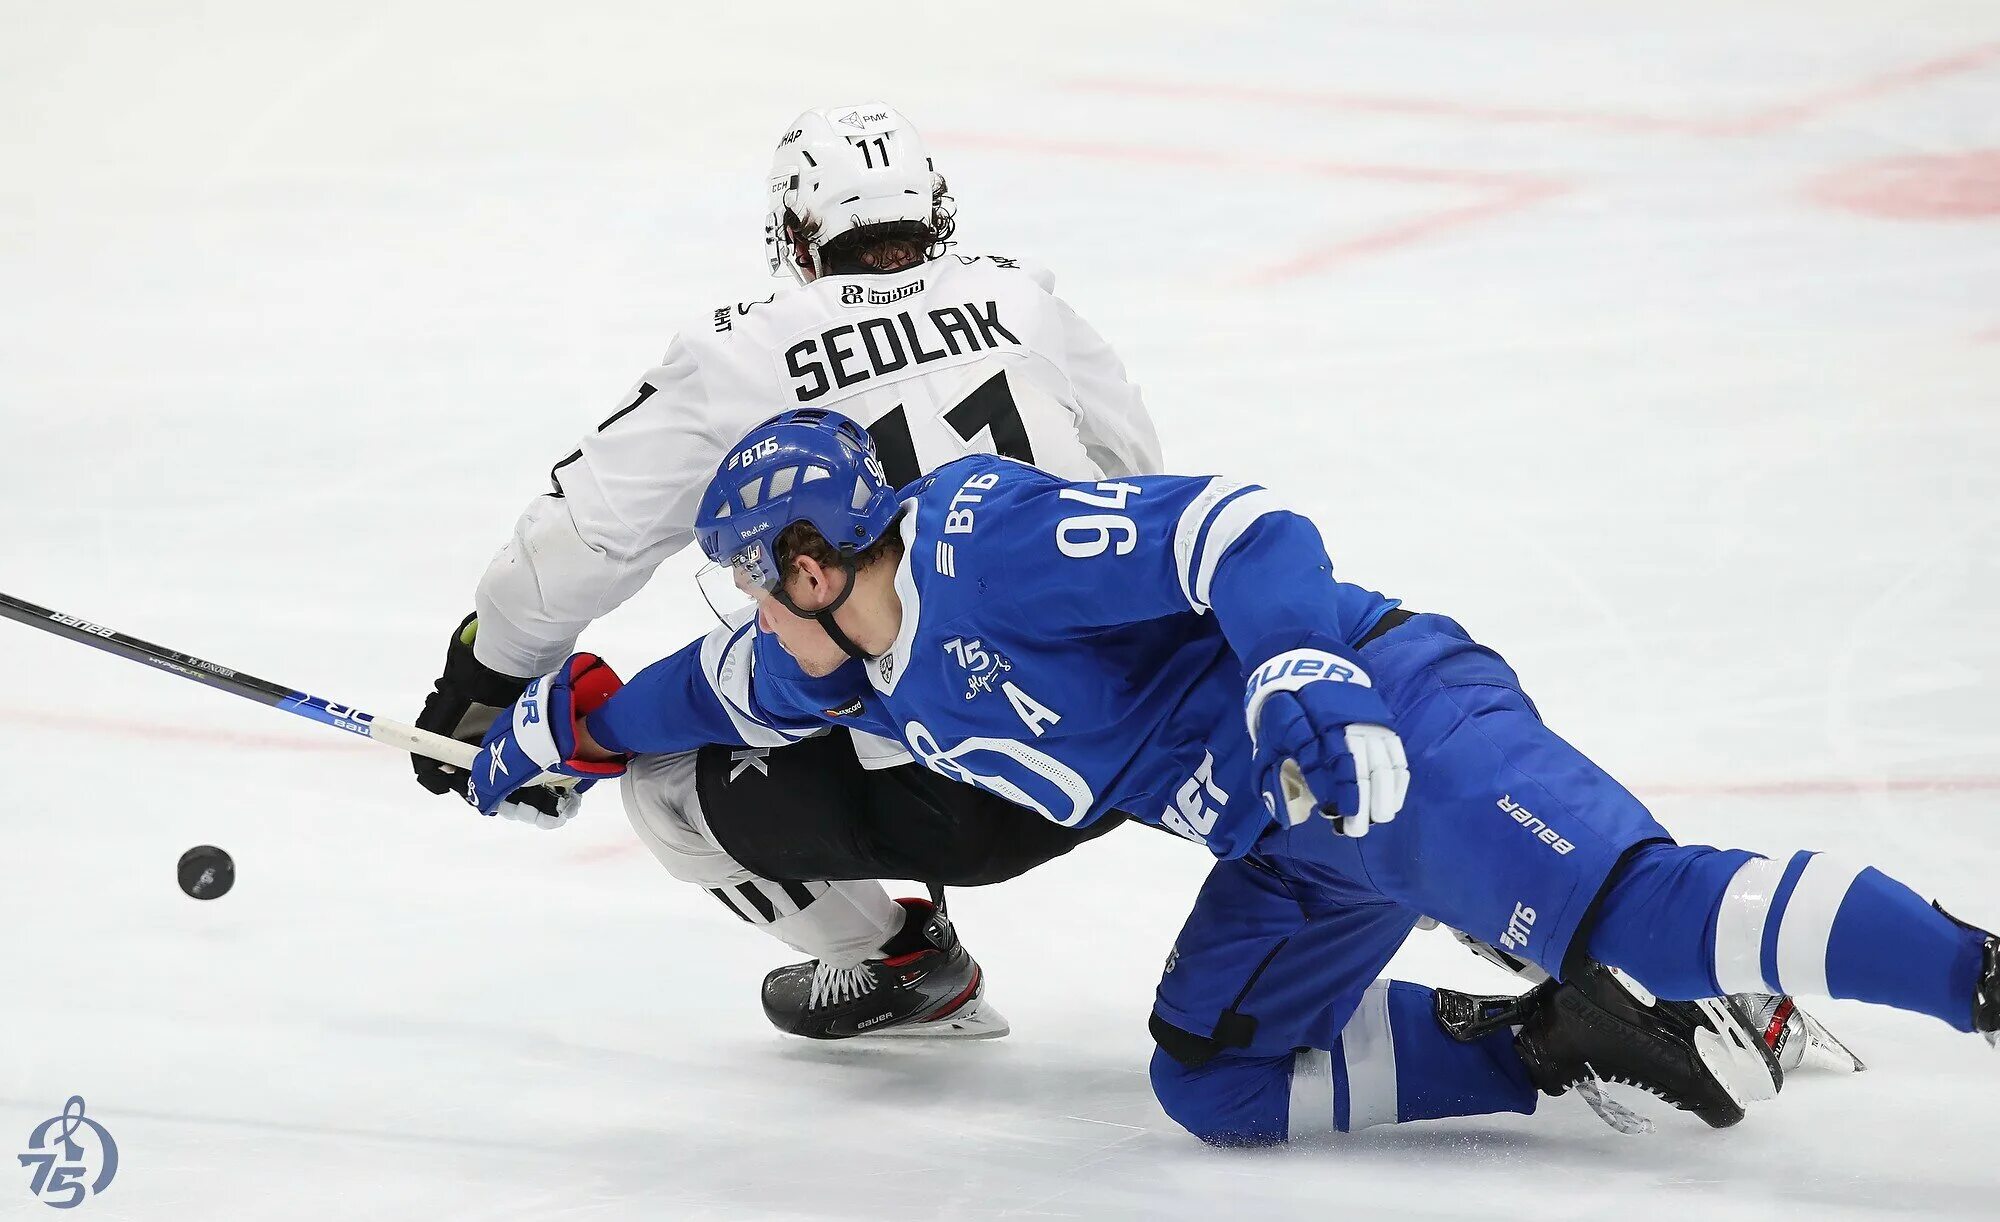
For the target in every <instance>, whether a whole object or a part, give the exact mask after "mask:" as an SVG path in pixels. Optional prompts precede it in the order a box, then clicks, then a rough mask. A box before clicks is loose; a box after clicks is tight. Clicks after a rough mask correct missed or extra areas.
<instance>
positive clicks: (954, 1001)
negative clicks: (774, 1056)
mask: <svg viewBox="0 0 2000 1222" xmlns="http://www.w3.org/2000/svg"><path fill="white" fill-rule="evenodd" d="M896 902H897V903H899V904H901V905H902V906H903V909H904V915H903V929H902V932H900V933H898V934H897V935H896V936H895V937H893V938H891V939H890V940H889V942H888V944H887V945H885V946H884V947H883V948H882V950H883V957H882V958H879V959H865V960H863V961H862V962H860V963H857V964H854V965H852V966H850V967H833V966H830V965H828V964H827V963H825V962H823V961H821V960H818V959H814V960H811V961H809V962H806V963H793V964H790V965H788V966H786V967H781V968H779V969H777V970H776V971H774V972H772V973H771V974H770V975H768V976H766V977H764V1016H765V1017H766V1018H768V1019H770V1020H771V1025H772V1026H774V1027H776V1028H777V1029H778V1030H780V1031H783V1032H785V1033H786V1034H788V1035H803V1036H805V1037H806V1038H808V1039H815V1040H844V1039H852V1038H854V1037H856V1036H871V1037H872V1036H931V1037H933V1038H935V1037H948V1038H957V1039H994V1038H996V1037H998V1036H1002V1035H1005V1034H1007V1030H1008V1028H1007V1020H1006V1019H1005V1018H1002V1017H1001V1016H1000V1013H999V1011H997V1010H995V1009H993V1007H992V1006H990V1005H988V1004H987V1003H986V999H985V992H986V979H985V974H984V973H983V972H981V971H980V968H979V964H978V963H977V962H975V961H974V960H973V958H972V956H971V955H969V954H967V953H966V951H965V948H964V947H963V946H961V945H960V944H959V941H958V932H957V931H956V930H954V929H953V928H952V927H951V921H950V919H949V918H948V917H946V916H945V914H944V913H943V912H942V911H940V910H939V909H938V907H937V906H936V905H935V904H933V903H931V902H930V901H929V900H909V899H906V900H897V901H896Z"/></svg>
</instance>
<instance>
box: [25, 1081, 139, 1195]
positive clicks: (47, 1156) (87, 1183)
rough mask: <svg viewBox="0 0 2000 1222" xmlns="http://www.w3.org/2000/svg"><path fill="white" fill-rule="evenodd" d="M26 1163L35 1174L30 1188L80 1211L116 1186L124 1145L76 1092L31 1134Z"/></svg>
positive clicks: (26, 1152) (29, 1182)
mask: <svg viewBox="0 0 2000 1222" xmlns="http://www.w3.org/2000/svg"><path fill="white" fill-rule="evenodd" d="M20 1159H21V1166H23V1167H26V1168H29V1169H30V1170H31V1171H32V1172H33V1174H32V1176H31V1177H30V1178H29V1180H28V1191H29V1192H32V1193H34V1194H35V1197H36V1198H37V1199H38V1200H40V1201H41V1203H42V1204H44V1205H47V1206H50V1207H51V1208H54V1209H74V1208H76V1207H77V1206H78V1205H81V1204H82V1203H83V1202H84V1200H85V1199H86V1198H88V1197H94V1196H96V1195H97V1194H98V1193H100V1192H103V1191H104V1190H105V1189H106V1188H109V1187H111V1177H113V1176H115V1175H117V1174H118V1143H117V1142H115V1141H113V1140H111V1134H110V1133H109V1132H107V1131H106V1130H105V1128H104V1126H103V1125H101V1124H99V1123H97V1122H96V1121H95V1120H92V1119H90V1118H89V1117H88V1116H85V1115H84V1114H83V1096H82V1095H71V1096H70V1098H69V1102H68V1103H66V1104H64V1105H63V1110H62V1114H61V1115H60V1116H51V1117H49V1118H48V1119H47V1120H44V1121H42V1122H41V1123H40V1124H38V1125H36V1126H35V1131H34V1132H32V1133H30V1134H28V1148H27V1150H26V1151H25V1152H23V1153H22V1154H21V1156H20Z"/></svg>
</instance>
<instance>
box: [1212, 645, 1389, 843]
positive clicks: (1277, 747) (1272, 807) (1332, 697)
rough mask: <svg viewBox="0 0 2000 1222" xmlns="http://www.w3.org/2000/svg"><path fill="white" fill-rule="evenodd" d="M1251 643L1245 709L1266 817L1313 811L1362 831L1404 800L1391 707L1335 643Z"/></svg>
mask: <svg viewBox="0 0 2000 1222" xmlns="http://www.w3.org/2000/svg"><path fill="white" fill-rule="evenodd" d="M1272 644H1273V645H1274V647H1273V648H1269V649H1263V648H1260V649H1255V650H1253V651H1252V656H1257V657H1262V658H1264V661H1263V663H1262V664H1261V665H1258V666H1255V667H1253V668H1252V669H1251V671H1250V677H1249V681H1248V684H1247V686H1246V688H1245V691H1244V701H1245V706H1244V714H1245V717H1246V718H1247V719H1248V721H1249V723H1250V743H1251V747H1252V749H1253V750H1254V751H1255V753H1256V756H1255V764H1254V766H1255V769H1256V775H1257V785H1258V788H1259V789H1260V790H1261V791H1262V792H1263V795H1264V807H1265V809H1267V810H1269V811H1270V812H1271V817H1272V818H1274V819H1275V818H1283V819H1284V820H1285V821H1286V822H1288V823H1290V824H1293V825H1297V824H1300V823H1303V822H1305V821H1306V819H1307V818H1308V817H1310V816H1311V815H1313V814H1315V813H1317V814H1320V815H1322V816H1325V817H1326V818H1328V819H1331V820H1333V823H1334V826H1335V828H1337V829H1338V830H1339V831H1340V833H1341V834H1342V835H1344V836H1364V835H1367V833H1368V829H1369V828H1370V827H1371V826H1373V825H1374V824H1377V823H1387V822H1389V821H1390V820H1392V819H1394V818H1395V817H1396V812H1397V811H1399V810H1401V809H1402V808H1403V799H1404V797H1405V796H1406V795H1407V794H1408V793H1409V788H1410V766H1409V763H1408V761H1407V759H1406V758H1405V756H1404V753H1403V740H1402V739H1401V738H1400V737H1398V736H1397V734H1396V732H1395V731H1394V730H1392V729H1390V728H1389V721H1390V716H1389V706H1388V704H1387V703H1385V702H1384V701H1383V699H1382V697H1381V695H1380V694H1379V693H1377V692H1376V691H1375V688H1374V685H1373V684H1372V683H1371V682H1370V680H1369V678H1368V672H1367V671H1365V670H1363V669H1361V667H1360V665H1359V664H1357V663H1356V662H1355V661H1354V659H1352V658H1351V657H1349V656H1348V655H1347V653H1346V650H1345V649H1344V648H1343V647H1342V646H1341V645H1340V643H1339V642H1337V641H1334V640H1332V639H1331V638H1328V637H1324V636H1320V635H1318V634H1312V635H1309V636H1307V637H1306V638H1304V639H1303V640H1301V639H1297V638H1294V639H1293V640H1291V641H1289V642H1274V643H1272Z"/></svg>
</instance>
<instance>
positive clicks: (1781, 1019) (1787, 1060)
mask: <svg viewBox="0 0 2000 1222" xmlns="http://www.w3.org/2000/svg"><path fill="white" fill-rule="evenodd" d="M1451 936H1452V937H1454V938H1456V939H1458V941H1459V943H1460V944H1461V945H1463V946H1464V947H1465V948H1466V949H1467V950H1469V951H1471V952H1472V953H1473V954H1475V955H1478V956H1479V957H1480V958H1481V959H1484V960H1486V961H1487V962H1488V963H1491V964H1493V965H1495V966H1496V967H1499V968H1502V969H1504V970H1506V971H1509V972H1512V973H1513V974H1514V975H1516V976H1519V977H1520V978H1521V979H1523V980H1525V981H1527V982H1528V983H1529V984H1540V983H1541V982H1542V981H1544V980H1547V979H1548V978H1549V974H1548V973H1547V972H1545V971H1543V970H1542V969H1541V968H1539V967H1536V966H1535V965H1534V964H1532V963H1530V962H1528V961H1527V960H1526V959H1523V958H1521V957H1520V956H1519V955H1511V954H1508V953H1507V952H1506V951H1504V950H1501V949H1500V948H1499V947H1497V946H1494V945H1492V944H1490V943H1487V942H1482V941H1480V940H1479V939H1478V938H1475V937H1473V936H1472V935H1470V934H1467V933H1462V932H1460V931H1459V930H1456V929H1454V930H1452V931H1451ZM1728 1000H1729V1004H1730V1006H1731V1008H1733V1009H1734V1010H1735V1011H1736V1013H1737V1014H1738V1015H1739V1016H1740V1017H1741V1018H1742V1020H1743V1021H1744V1022H1746V1023H1748V1024H1749V1025H1750V1027H1751V1029H1752V1030H1754V1031H1756V1032H1758V1034H1759V1035H1760V1036H1761V1037H1762V1039H1763V1041H1764V1045H1765V1047H1767V1048H1769V1049H1770V1050H1771V1054H1772V1055H1773V1056H1775V1057H1777V1058H1778V1067H1779V1068H1780V1069H1782V1070H1784V1071H1785V1073H1786V1074H1787V1075H1790V1074H1791V1073H1792V1072H1793V1071H1795V1070H1813V1071H1820V1070H1824V1071H1825V1072H1827V1073H1837V1074H1850V1073H1860V1072H1861V1071H1863V1070H1865V1069H1867V1068H1868V1066H1867V1065H1865V1064H1863V1063H1862V1060H1861V1058H1860V1057H1858V1056H1855V1055H1854V1053H1853V1052H1852V1051H1851V1050H1849V1048H1848V1047H1847V1045H1846V1044H1843V1043H1841V1042H1840V1040H1839V1039H1838V1038H1837V1037H1836V1036H1835V1035H1834V1034H1833V1032H1831V1031H1829V1030H1827V1029H1826V1024H1825V1023H1822V1022H1821V1021H1819V1019H1817V1018H1814V1017H1813V1016H1812V1015H1810V1014H1808V1013H1806V1012H1805V1010H1804V1008H1802V1007H1801V1006H1800V1005H1799V1004H1798V1001H1797V1000H1796V999H1795V998H1791V997H1787V996H1785V995H1784V994H1782V993H1731V994H1730V995H1729V998H1728Z"/></svg>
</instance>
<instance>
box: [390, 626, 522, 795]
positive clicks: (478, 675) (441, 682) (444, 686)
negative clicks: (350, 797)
mask: <svg viewBox="0 0 2000 1222" xmlns="http://www.w3.org/2000/svg"><path fill="white" fill-rule="evenodd" d="M478 635H479V613H478V612H476V611H475V612H474V613H472V614H471V615H468V616H466V617H465V618H464V619H463V620H461V621H460V622H459V625H458V631H456V632H454V633H452V635H451V648H449V649H447V650H446V651H445V655H444V674H443V675H441V676H440V677H439V678H438V681H437V683H436V684H434V685H433V686H432V688H431V694H430V695H429V697H427V698H426V699H425V700H424V711H423V712H422V713H420V714H418V715H417V728H418V729H420V730H429V731H430V732H431V733H433V734H442V735H444V736H445V737H447V738H456V739H458V740H460V741H461V742H468V743H477V742H479V741H481V740H482V739H484V738H485V737H486V732H487V731H488V730H490V729H492V728H493V722H494V720H495V719H496V718H498V717H499V716H500V714H501V712H502V711H503V710H505V709H507V708H508V707H509V706H511V705H512V704H513V703H514V700H515V698H516V697H517V696H519V695H520V694H521V692H522V690H523V689H524V688H526V687H527V686H528V679H526V678H521V679H517V678H515V677H514V676H512V675H503V674H501V673H500V672H499V671H497V670H494V669H493V668H492V667H490V666H487V665H486V664H484V663H483V662H481V661H480V660H479V659H478V658H476V657H474V656H473V654H472V642H473V641H474V640H475V639H476V638H477V637H478ZM410 762H411V764H412V765H413V766H414V767H415V768H416V771H417V782H418V784H420V785H422V786H423V787H424V788H425V789H428V790H430V791H431V792H432V793H449V794H456V793H458V792H459V791H460V790H461V789H463V788H464V786H465V773H464V772H463V771H462V770H460V769H457V768H454V767H452V766H451V765H450V764H441V763H439V762H438V761H437V760H434V759H426V758H425V757H423V756H421V755H412V756H411V757H410ZM514 800H515V801H516V802H522V803H526V804H528V805H530V806H533V807H535V808H536V809H538V810H543V812H544V813H545V814H554V813H555V800H556V795H555V794H554V793H553V792H552V791H551V790H549V789H547V788H545V787H543V786H540V785H532V786H529V787H528V788H526V789H522V790H520V791H518V792H517V793H516V794H515V795H514ZM544 804H546V808H545V807H544Z"/></svg>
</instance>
